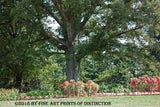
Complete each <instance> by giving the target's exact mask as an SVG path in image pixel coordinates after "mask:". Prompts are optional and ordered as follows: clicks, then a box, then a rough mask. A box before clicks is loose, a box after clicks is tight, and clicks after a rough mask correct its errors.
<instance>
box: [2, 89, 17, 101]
mask: <svg viewBox="0 0 160 107" xmlns="http://www.w3.org/2000/svg"><path fill="white" fill-rule="evenodd" d="M18 95H19V90H18V89H15V88H12V89H4V88H1V89H0V100H16V99H17V97H18Z"/></svg>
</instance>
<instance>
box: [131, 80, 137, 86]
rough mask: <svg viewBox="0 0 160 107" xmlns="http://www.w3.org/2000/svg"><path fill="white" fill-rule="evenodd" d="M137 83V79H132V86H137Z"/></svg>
mask: <svg viewBox="0 0 160 107" xmlns="http://www.w3.org/2000/svg"><path fill="white" fill-rule="evenodd" d="M136 85H137V79H133V80H132V87H133V88H135V87H136Z"/></svg>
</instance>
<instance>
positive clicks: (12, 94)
mask: <svg viewBox="0 0 160 107" xmlns="http://www.w3.org/2000/svg"><path fill="white" fill-rule="evenodd" d="M59 87H60V90H56V91H53V90H40V89H39V87H37V89H36V90H31V91H29V92H25V93H20V92H19V90H18V89H15V88H12V89H3V88H2V89H0V100H1V101H6V100H35V99H53V98H72V97H74V98H75V97H90V96H97V97H100V96H118V95H150V94H158V95H159V94H160V78H159V77H149V76H148V75H147V76H145V77H140V78H133V79H131V88H130V89H128V91H126V90H125V89H124V90H123V91H122V87H121V88H118V89H114V90H113V89H112V90H113V91H112V92H111V93H104V92H103V91H102V88H101V87H100V86H99V85H98V84H97V83H95V82H93V81H91V80H88V82H87V83H84V82H83V81H77V82H76V81H75V80H71V81H70V82H69V81H65V82H64V83H62V84H60V85H59ZM120 90H121V91H120ZM102 92H103V93H102Z"/></svg>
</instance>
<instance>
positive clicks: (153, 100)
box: [0, 95, 160, 107]
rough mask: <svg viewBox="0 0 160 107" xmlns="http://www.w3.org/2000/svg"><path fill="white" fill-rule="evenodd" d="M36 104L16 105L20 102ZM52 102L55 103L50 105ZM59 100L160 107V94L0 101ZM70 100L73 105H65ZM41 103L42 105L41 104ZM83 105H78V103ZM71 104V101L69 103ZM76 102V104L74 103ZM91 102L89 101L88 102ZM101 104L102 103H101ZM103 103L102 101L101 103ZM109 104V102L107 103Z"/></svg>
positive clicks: (8, 104) (10, 106)
mask: <svg viewBox="0 0 160 107" xmlns="http://www.w3.org/2000/svg"><path fill="white" fill-rule="evenodd" d="M24 102H26V104H31V103H32V104H35V102H36V105H34V106H33V105H15V103H16V104H19V103H24ZM51 102H52V104H53V105H50V104H51ZM57 102H58V103H59V107H61V106H62V107H75V106H76V107H106V106H108V107H160V95H147V96H108V97H83V98H82V97H81V98H61V99H45V100H24V101H23V100H18V101H0V106H2V107H32V106H33V107H43V106H44V105H43V104H47V105H45V107H53V106H56V104H57ZM67 102H70V104H72V105H64V104H67ZM87 102H90V104H91V102H111V105H101V106H98V105H84V104H86V103H87ZM39 103H41V104H42V105H39ZM78 103H79V104H82V105H77V104H78ZM68 104H69V103H68ZM74 104H76V105H74ZM88 104H89V103H88ZM99 104H100V103H99ZM101 104H102V103H101ZM106 104H107V103H106Z"/></svg>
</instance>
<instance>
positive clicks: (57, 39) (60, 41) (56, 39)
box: [47, 34, 67, 47]
mask: <svg viewBox="0 0 160 107" xmlns="http://www.w3.org/2000/svg"><path fill="white" fill-rule="evenodd" d="M47 35H48V36H49V37H50V38H52V39H54V40H55V41H57V42H59V43H61V44H62V45H64V46H66V47H67V44H66V43H65V42H64V41H62V40H60V39H59V38H57V37H56V36H53V35H50V34H47Z"/></svg>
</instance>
